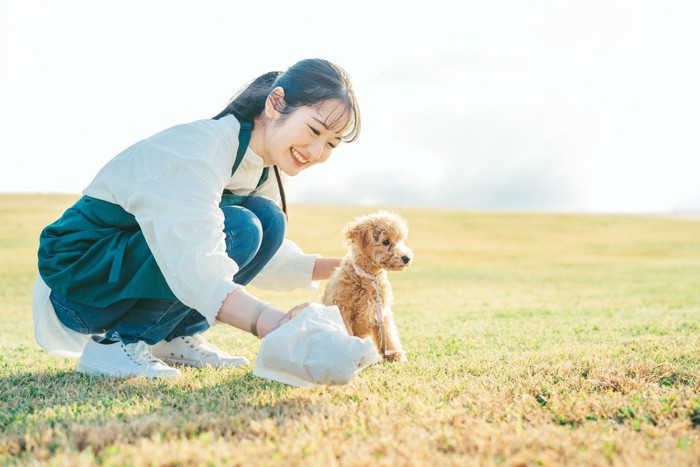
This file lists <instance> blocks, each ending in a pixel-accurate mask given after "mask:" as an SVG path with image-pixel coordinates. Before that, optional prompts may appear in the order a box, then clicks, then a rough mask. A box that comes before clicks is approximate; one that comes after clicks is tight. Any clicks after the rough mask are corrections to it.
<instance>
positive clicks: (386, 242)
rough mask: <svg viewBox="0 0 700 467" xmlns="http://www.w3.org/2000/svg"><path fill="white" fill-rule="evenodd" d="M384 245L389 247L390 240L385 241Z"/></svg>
mask: <svg viewBox="0 0 700 467" xmlns="http://www.w3.org/2000/svg"><path fill="white" fill-rule="evenodd" d="M382 243H383V244H384V246H389V243H391V242H389V240H384V241H383V242H382Z"/></svg>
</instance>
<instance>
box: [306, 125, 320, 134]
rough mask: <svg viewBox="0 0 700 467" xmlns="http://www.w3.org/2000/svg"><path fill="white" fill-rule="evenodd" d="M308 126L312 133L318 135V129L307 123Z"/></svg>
mask: <svg viewBox="0 0 700 467" xmlns="http://www.w3.org/2000/svg"><path fill="white" fill-rule="evenodd" d="M309 128H311V131H312V132H313V134H315V135H316V136H318V135H320V134H321V132H320V131H318V130H317V129H316V128H314V127H312V126H311V125H309Z"/></svg>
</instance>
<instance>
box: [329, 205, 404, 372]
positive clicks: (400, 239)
mask: <svg viewBox="0 0 700 467" xmlns="http://www.w3.org/2000/svg"><path fill="white" fill-rule="evenodd" d="M344 235H345V239H346V240H347V243H348V247H349V248H348V250H349V251H348V253H347V254H346V255H345V257H344V258H343V260H342V262H341V263H340V266H339V267H338V268H337V269H336V270H335V272H334V273H333V275H332V276H331V277H330V279H329V280H328V284H327V285H326V289H325V291H324V294H323V298H322V302H323V304H324V305H337V306H338V308H339V309H340V313H341V315H342V317H343V321H344V322H345V327H346V328H347V329H348V333H349V334H350V335H351V336H357V337H361V338H364V337H367V336H371V337H372V340H373V341H374V344H375V346H376V348H377V351H378V352H379V354H380V355H381V356H382V358H383V359H384V360H388V361H404V360H406V355H405V354H406V352H404V350H403V348H402V347H401V341H400V340H399V333H398V330H397V328H396V324H395V323H394V317H393V314H392V311H391V304H392V300H393V295H392V290H391V284H390V283H389V280H388V278H387V274H386V271H401V270H403V269H405V268H407V267H408V266H409V264H410V263H411V261H412V259H413V253H412V252H411V250H410V249H409V248H408V247H406V245H404V241H405V240H406V237H407V236H408V226H407V225H406V221H405V220H404V219H402V218H401V217H400V216H399V215H397V214H394V213H390V212H386V211H380V212H377V213H374V214H370V215H367V216H362V217H358V218H356V219H355V220H353V221H352V222H350V223H349V224H348V225H347V226H345V229H344Z"/></svg>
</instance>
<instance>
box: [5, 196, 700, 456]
mask: <svg viewBox="0 0 700 467" xmlns="http://www.w3.org/2000/svg"><path fill="white" fill-rule="evenodd" d="M75 199H76V196H66V195H62V196H50V195H2V196H0V258H1V259H0V298H2V306H1V307H0V464H22V465H25V464H56V465H91V464H107V465H122V464H129V465H182V464H211V465H284V466H287V465H324V466H329V465H344V466H346V465H352V466H355V465H392V466H393V465H428V464H431V465H434V466H438V465H439V466H443V465H459V466H464V465H550V466H559V465H635V466H637V465H654V466H657V465H674V466H675V465H681V466H682V465H688V466H690V465H695V466H697V465H700V376H699V375H700V345H699V344H698V343H699V342H700V221H697V220H687V219H676V218H665V217H652V216H646V217H645V216H614V215H564V214H538V213H492V212H463V211H448V210H428V209H407V208H401V209H396V211H397V212H399V213H400V214H402V215H403V216H404V217H405V218H406V219H407V220H408V223H409V225H410V228H411V233H410V235H409V242H408V243H409V245H410V246H411V247H412V248H413V250H414V253H415V264H413V266H412V267H411V268H409V269H408V270H406V271H404V272H400V273H390V279H391V281H392V284H393V286H394V295H395V304H394V313H395V316H396V320H397V323H398V327H399V331H400V333H401V336H402V341H403V343H404V346H405V348H406V349H407V350H408V352H409V353H408V362H406V363H402V364H380V365H376V366H373V367H370V368H368V369H366V370H365V371H363V372H362V373H360V374H359V375H358V376H357V377H356V378H355V379H354V380H353V381H352V382H351V383H350V384H349V385H346V386H340V387H323V388H317V389H298V388H294V387H290V386H285V385H282V384H278V383H275V382H271V381H267V380H263V379H259V378H257V377H255V376H253V375H252V366H249V367H243V368H235V369H230V370H214V369H211V368H208V369H204V370H195V369H187V368H183V373H184V377H183V378H181V379H178V380H163V381H160V380H156V381H153V380H147V379H143V378H131V379H102V378H94V377H88V376H84V375H80V374H77V373H76V372H75V361H74V360H70V359H64V358H58V357H54V356H52V355H50V354H48V353H46V352H44V351H42V350H41V349H40V348H39V347H38V346H37V345H36V344H35V342H34V338H33V334H32V320H31V308H30V307H31V285H32V282H33V279H34V276H35V274H36V248H37V241H38V240H37V239H38V235H39V232H40V231H41V228H42V227H43V226H44V225H46V224H48V223H49V222H51V221H52V220H54V219H55V218H57V217H58V216H59V215H60V213H61V212H62V211H63V210H64V209H65V208H66V207H68V206H69V205H70V204H72V202H73V201H74V200H75ZM290 211H291V212H290V228H289V237H290V238H292V239H294V240H295V241H297V243H299V245H301V246H302V248H303V249H304V250H305V251H307V252H316V253H321V254H324V255H336V256H337V255H342V254H343V253H344V246H343V241H342V238H341V235H340V229H341V228H342V226H343V225H344V224H345V223H346V222H347V221H348V220H350V219H352V218H353V217H354V216H356V215H359V214H364V213H369V212H371V211H372V209H369V208H362V207H347V206H344V207H332V206H298V205H293V206H291V209H290ZM251 291H252V292H253V293H255V294H257V295H258V296H260V297H261V298H263V299H265V300H268V301H270V302H271V303H273V304H275V305H277V306H279V307H281V308H290V307H291V306H293V305H295V304H297V303H300V302H305V301H318V300H319V297H320V294H321V291H322V289H320V290H319V291H316V292H309V291H295V292H292V293H279V292H275V293H270V292H263V291H259V290H255V289H252V288H251ZM207 336H208V338H209V339H210V340H211V341H212V342H214V343H215V344H217V345H218V346H220V347H222V348H224V349H227V350H230V351H232V352H233V353H236V354H238V355H244V356H246V357H248V358H249V359H250V360H251V361H254V359H255V357H256V354H257V349H258V346H259V341H258V340H257V339H256V338H254V337H253V336H250V335H248V334H245V333H243V332H240V331H237V330H235V329H233V328H228V327H226V326H224V325H219V326H215V327H214V328H213V329H212V330H210V331H209V332H208V333H207Z"/></svg>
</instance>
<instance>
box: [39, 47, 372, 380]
mask: <svg viewBox="0 0 700 467" xmlns="http://www.w3.org/2000/svg"><path fill="white" fill-rule="evenodd" d="M359 132H360V112H359V107H358V104H357V101H356V99H355V96H354V92H353V89H352V86H351V84H350V81H349V78H348V76H347V74H346V73H345V71H344V70H343V69H341V68H340V67H338V66H336V65H334V64H332V63H330V62H328V61H326V60H321V59H308V60H302V61H301V62H298V63H297V64H295V65H293V66H292V67H290V68H289V69H288V70H287V71H286V72H284V73H281V72H271V73H266V74H264V75H262V76H260V77H258V78H257V79H255V80H253V81H252V82H251V83H250V84H249V85H248V86H246V87H245V88H244V89H243V90H242V91H241V92H240V93H239V94H238V95H237V96H236V97H235V98H234V99H233V100H232V102H231V103H230V104H229V105H228V106H227V107H226V109H224V110H223V111H222V112H221V113H219V114H218V115H216V116H215V117H214V118H212V119H210V120H200V121H195V122H192V123H188V124H183V125H178V126H175V127H172V128H169V129H167V130H164V131H162V132H160V133H158V134H156V135H153V136H151V137H149V138H146V139H145V140H143V141H140V142H138V143H136V144H134V145H133V146H131V147H129V148H128V149H126V150H125V151H123V152H121V153H120V154H118V155H117V156H116V157H115V158H114V159H112V160H111V161H110V162H109V163H108V164H107V165H106V166H105V167H103V168H102V170H100V172H99V173H98V174H97V176H96V177H95V178H94V180H93V181H92V182H91V183H90V184H89V185H88V187H87V188H86V189H85V190H84V192H83V193H84V195H85V196H83V197H82V198H81V199H80V200H79V201H78V202H77V203H76V204H75V205H74V206H73V207H71V208H70V209H68V210H67V211H66V212H65V213H64V214H63V216H62V217H61V218H60V219H59V220H57V221H56V222H54V223H53V224H51V225H49V226H48V227H46V228H45V229H44V231H43V232H42V234H41V241H40V248H39V272H40V277H38V278H37V281H36V284H35V291H34V314H35V335H36V337H37V341H38V342H39V344H40V345H41V346H42V347H44V348H45V349H47V350H49V351H52V352H56V353H59V354H62V355H70V356H80V360H79V362H78V371H81V372H85V373H91V374H100V375H145V376H149V377H153V376H178V375H179V374H180V372H179V371H178V370H177V369H175V368H171V367H170V366H168V364H167V363H166V362H175V363H180V364H186V365H191V366H203V365H211V366H215V367H225V366H237V365H241V364H245V363H247V361H246V360H245V359H244V358H241V357H233V356H231V355H229V354H227V353H226V352H223V351H222V350H220V349H217V348H216V347H213V346H212V345H211V344H209V343H208V342H206V341H205V340H204V339H203V338H202V336H201V333H202V332H203V331H205V330H206V329H208V328H209V327H210V326H211V325H212V324H213V323H214V321H215V320H219V321H221V322H224V323H227V324H229V325H232V326H234V327H236V328H239V329H242V330H245V331H248V332H251V333H252V334H254V335H256V336H265V335H266V334H268V333H269V332H271V331H273V330H274V329H276V328H277V327H279V326H280V325H281V324H283V323H284V322H286V321H287V320H289V319H291V318H293V317H294V315H295V314H296V313H297V312H298V311H300V309H301V308H303V307H304V306H303V305H300V306H298V307H294V308H293V309H292V310H290V311H289V312H287V313H284V312H282V311H281V310H278V309H276V308H275V307H273V306H271V305H269V304H267V303H265V302H262V301H260V300H258V299H256V298H255V297H253V296H251V295H249V294H248V293H247V292H246V291H245V290H244V286H245V285H246V284H248V283H250V282H251V281H252V280H254V279H256V278H257V282H256V285H259V286H261V287H264V286H265V284H268V285H269V284H272V285H273V286H274V287H275V288H278V289H279V288H282V289H292V288H296V287H312V288H313V287H314V286H315V283H314V281H317V280H320V279H325V278H328V276H329V275H330V273H331V272H332V270H333V269H334V268H335V267H336V266H337V265H338V264H339V262H340V260H339V259H338V258H320V257H319V256H318V255H307V254H303V253H302V252H301V250H300V249H299V247H298V246H296V245H295V244H294V243H293V242H291V241H289V240H285V238H284V234H285V228H286V219H285V215H284V213H285V212H286V206H285V204H286V203H285V201H284V191H283V189H282V177H281V175H280V171H281V172H283V173H284V174H286V175H289V176H295V175H297V174H299V173H300V172H301V171H302V170H306V169H307V168H309V167H311V166H313V165H316V164H320V163H322V162H325V161H326V160H328V158H329V157H330V155H331V152H332V151H333V150H334V149H335V148H336V147H337V146H338V144H339V143H340V142H341V141H348V142H350V141H354V140H355V139H357V137H358V135H359ZM270 167H273V170H274V172H275V177H274V180H273V177H269V170H270ZM279 203H281V204H282V209H280V207H279V205H278V204H279ZM102 334H104V337H97V335H102ZM89 336H93V337H92V338H90V337H89ZM149 346H151V347H149ZM161 358H162V359H163V360H165V361H162V360H161Z"/></svg>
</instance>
